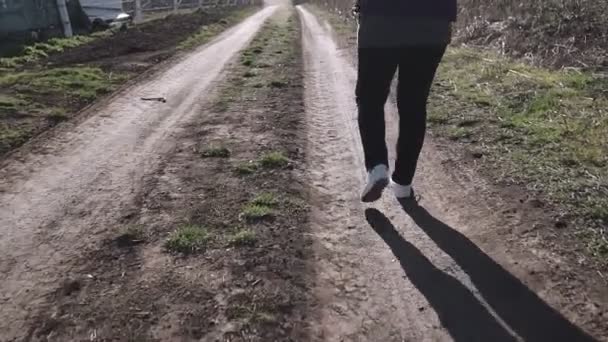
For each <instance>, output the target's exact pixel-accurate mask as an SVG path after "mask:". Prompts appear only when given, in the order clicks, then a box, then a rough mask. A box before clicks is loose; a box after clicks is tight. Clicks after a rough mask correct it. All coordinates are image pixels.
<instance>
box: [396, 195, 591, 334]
mask: <svg viewBox="0 0 608 342" xmlns="http://www.w3.org/2000/svg"><path fill="white" fill-rule="evenodd" d="M402 207H403V209H404V210H405V212H406V213H408V214H409V215H410V216H411V218H412V219H413V220H414V222H416V224H417V225H418V227H420V228H421V229H422V230H423V231H424V232H425V233H426V234H427V235H428V236H429V237H430V238H431V239H432V240H433V241H435V243H436V244H437V245H438V246H439V248H441V249H442V250H443V251H445V252H446V253H447V254H448V255H450V256H451V257H452V259H454V261H456V263H458V265H459V266H460V267H461V268H462V269H463V271H464V272H466V273H467V274H468V275H469V277H470V279H471V281H472V282H473V284H475V287H476V288H477V289H478V290H479V292H480V293H481V295H482V296H483V298H484V299H485V301H486V302H487V303H488V304H489V305H490V306H491V307H492V309H493V310H494V311H495V312H496V313H497V314H498V315H499V316H500V317H501V319H502V320H503V321H504V322H505V323H506V324H507V325H509V327H510V328H511V329H512V330H513V331H515V332H516V333H517V334H518V335H519V336H520V337H522V338H523V340H524V341H539V342H540V341H542V342H545V341H547V342H559V341H564V342H587V341H596V340H595V339H594V338H593V337H591V336H589V335H588V334H586V333H585V332H583V331H582V330H581V329H580V328H579V327H577V326H576V325H574V324H572V323H571V322H570V321H568V320H567V319H566V318H565V317H563V316H562V315H561V314H560V313H559V312H557V311H556V310H554V309H553V308H552V307H551V306H549V305H548V304H547V303H545V302H544V301H543V300H542V299H541V298H539V297H538V296H537V295H536V293H534V292H533V291H532V290H530V289H529V288H528V287H527V286H526V285H524V284H523V283H522V282H521V281H520V280H519V279H517V278H516V277H515V276H513V275H512V274H511V273H509V272H508V271H507V270H505V269H504V268H503V267H502V266H501V265H499V264H498V263H497V262H495V261H494V260H492V258H490V257H489V256H488V255H486V254H485V253H484V252H483V251H482V250H481V249H480V248H479V247H477V245H475V244H474V243H473V242H472V241H470V240H469V239H468V238H467V237H466V236H464V235H463V234H461V233H460V232H458V231H457V230H456V229H454V228H452V227H450V226H448V225H447V224H445V223H443V222H441V221H440V220H438V219H437V218H435V217H433V216H432V215H431V214H430V213H429V212H428V211H427V210H426V209H424V208H423V207H421V206H420V205H418V204H417V203H406V202H403V203H402Z"/></svg>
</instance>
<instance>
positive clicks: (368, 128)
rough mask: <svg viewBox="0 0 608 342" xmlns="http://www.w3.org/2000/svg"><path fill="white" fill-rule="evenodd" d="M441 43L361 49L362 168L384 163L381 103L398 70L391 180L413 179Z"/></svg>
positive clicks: (442, 51)
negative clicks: (397, 130)
mask: <svg viewBox="0 0 608 342" xmlns="http://www.w3.org/2000/svg"><path fill="white" fill-rule="evenodd" d="M445 49H446V47H445V46H416V47H400V48H360V49H359V71H358V80H357V90H356V95H357V105H358V107H359V130H360V131H361V139H362V141H363V150H364V153H365V166H366V167H367V169H368V170H371V169H372V168H373V167H374V166H376V165H378V164H384V165H388V152H387V149H386V143H385V134H386V133H385V122H384V105H385V103H386V100H387V98H388V94H389V92H390V86H391V82H392V80H393V76H394V75H395V71H396V70H397V68H399V85H398V87H397V106H398V108H399V140H398V142H397V160H396V162H395V171H394V173H393V180H394V181H395V182H397V183H398V184H401V185H409V184H411V183H412V180H413V178H414V173H415V172H416V165H417V164H418V156H419V155H420V150H421V149H422V144H423V143H424V135H425V132H426V104H427V100H428V97H429V92H430V89H431V85H432V84H433V79H434V78H435V72H436V71H437V67H438V66H439V63H440V62H441V58H442V57H443V54H444V53H445Z"/></svg>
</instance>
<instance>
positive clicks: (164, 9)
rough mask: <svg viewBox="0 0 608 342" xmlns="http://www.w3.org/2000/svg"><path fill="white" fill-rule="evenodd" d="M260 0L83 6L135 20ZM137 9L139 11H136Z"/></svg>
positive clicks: (99, 1)
mask: <svg viewBox="0 0 608 342" xmlns="http://www.w3.org/2000/svg"><path fill="white" fill-rule="evenodd" d="M261 2H262V1H261V0H122V1H121V0H86V1H81V3H82V6H83V8H85V10H86V9H94V10H122V11H124V12H125V13H128V14H130V15H132V16H133V17H134V18H135V19H136V21H143V20H146V19H149V17H156V15H157V14H158V13H171V12H175V13H180V12H183V11H188V10H196V9H208V8H217V7H234V6H246V5H255V4H261ZM138 9H139V11H138Z"/></svg>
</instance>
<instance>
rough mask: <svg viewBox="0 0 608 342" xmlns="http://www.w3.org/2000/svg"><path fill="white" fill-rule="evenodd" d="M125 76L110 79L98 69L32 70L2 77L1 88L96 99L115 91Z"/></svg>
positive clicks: (25, 92) (24, 92)
mask: <svg viewBox="0 0 608 342" xmlns="http://www.w3.org/2000/svg"><path fill="white" fill-rule="evenodd" d="M122 80H124V77H120V76H116V75H114V76H113V77H110V76H109V75H108V74H106V73H104V72H103V71H102V70H101V69H99V68H95V67H71V68H56V69H48V70H31V71H23V72H17V73H12V74H6V75H0V87H7V88H12V89H13V90H15V91H18V92H20V93H21V94H24V95H28V94H41V95H44V94H48V95H52V94H64V95H65V96H67V97H72V98H77V99H81V100H89V101H90V100H93V99H95V98H96V97H98V96H99V95H102V94H106V93H108V92H110V91H111V90H112V89H113V85H115V84H116V83H118V82H121V81H122Z"/></svg>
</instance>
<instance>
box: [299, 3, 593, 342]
mask: <svg viewBox="0 0 608 342" xmlns="http://www.w3.org/2000/svg"><path fill="white" fill-rule="evenodd" d="M298 10H299V13H300V14H301V19H302V22H303V24H302V25H303V40H304V41H303V44H304V51H305V66H306V71H307V73H306V77H307V79H306V104H307V123H308V134H309V135H308V144H309V145H308V150H307V153H308V156H309V165H308V169H309V171H310V182H311V185H312V187H313V189H314V190H313V194H314V195H313V198H312V199H311V203H312V204H313V206H314V208H313V214H312V215H313V218H312V219H311V220H312V222H313V227H312V231H313V233H314V234H315V235H316V237H317V239H316V240H317V244H316V248H315V252H316V253H315V255H316V259H315V262H316V268H315V270H316V274H317V275H318V279H317V283H316V288H315V294H316V296H317V298H319V302H320V303H322V305H320V306H319V307H318V310H319V315H320V317H319V319H318V322H317V324H318V325H317V327H316V331H318V332H319V335H318V336H317V337H318V338H320V339H322V340H328V341H338V340H339V341H345V340H347V341H450V340H455V341H518V340H520V341H522V340H523V341H592V340H593V339H592V338H591V337H589V336H588V335H586V334H585V333H584V332H582V330H580V329H579V328H577V327H576V326H575V325H574V324H572V323H570V322H569V321H568V319H570V320H572V321H576V322H577V324H584V325H585V326H586V327H587V328H592V329H593V328H598V327H600V328H603V329H605V327H602V325H603V324H602V323H601V318H598V317H597V316H594V314H593V313H591V312H589V311H586V310H581V305H583V306H584V305H585V302H587V301H588V299H587V298H585V296H584V295H581V294H578V295H577V294H575V295H573V297H570V296H564V292H560V291H559V290H558V289H559V285H558V284H556V283H554V282H553V280H552V279H554V278H555V274H552V272H553V271H552V270H550V268H548V267H547V265H546V264H545V262H544V260H543V258H539V257H537V256H535V255H533V254H532V253H530V251H526V250H525V248H526V247H523V246H519V248H516V247H513V246H511V244H509V243H506V242H505V241H504V240H503V238H501V235H502V234H504V232H505V231H508V229H511V228H513V227H515V226H516V225H517V224H521V223H517V222H511V221H509V220H506V219H505V218H504V217H502V216H501V215H500V214H499V213H500V205H501V203H499V202H494V201H495V200H492V201H491V200H489V198H490V196H489V191H488V189H490V187H489V186H488V185H487V184H485V183H484V182H483V181H482V180H480V179H478V177H475V175H474V174H470V173H467V171H466V170H464V169H459V168H457V167H455V165H453V163H450V159H449V158H450V156H449V154H448V153H447V152H446V151H442V148H441V146H438V145H437V144H435V143H434V142H433V141H428V142H427V144H426V148H425V150H424V152H423V155H422V157H421V160H422V162H421V165H420V168H419V172H418V177H417V180H416V185H417V189H418V192H419V193H420V194H422V200H421V205H420V206H409V207H403V208H402V207H401V206H400V204H399V203H398V202H397V201H396V200H395V199H394V198H392V197H391V196H390V195H388V194H385V196H384V198H383V199H382V200H381V201H380V202H379V203H377V204H374V205H373V206H371V207H370V208H366V207H364V206H363V205H361V203H360V202H359V189H361V187H362V180H363V179H364V177H363V176H364V175H363V173H362V170H363V169H364V168H363V162H362V159H361V158H362V157H361V156H362V153H361V151H360V148H359V146H360V143H359V139H360V137H359V134H358V130H357V126H356V108H355V103H354V101H353V95H352V89H354V81H355V70H354V68H353V67H352V66H351V65H349V63H348V61H347V60H348V58H347V56H346V54H347V53H348V51H345V50H338V48H337V47H336V44H335V43H334V41H333V40H332V38H331V37H332V34H331V28H330V27H329V25H328V24H327V23H322V22H320V21H318V19H317V18H315V17H314V16H313V15H312V14H311V13H310V12H308V11H307V10H306V9H304V8H302V7H300V8H299V9H298ZM388 112H389V115H388V116H389V117H390V119H389V120H390V121H389V123H388V127H389V134H388V137H387V140H388V141H389V145H390V144H392V143H390V142H394V141H396V139H395V135H396V128H397V126H398V125H397V121H396V120H397V118H396V116H395V115H396V114H395V113H396V109H395V106H394V105H390V106H389V108H388ZM390 153H391V155H393V154H394V149H391V151H390ZM363 217H365V218H366V219H367V222H365V220H363V219H362V218H363ZM524 224H525V223H524ZM470 239H472V240H470ZM478 246H482V247H483V248H480V247H478ZM521 247H523V248H521ZM507 249H509V250H508V254H507ZM488 252H489V253H490V254H491V255H492V257H490V256H489V255H488V254H487V253H488ZM495 260H497V261H495ZM518 277H519V279H518ZM558 278H559V277H558ZM528 286H532V288H534V290H535V291H537V292H538V293H541V294H542V295H543V298H542V299H541V298H540V297H539V296H538V295H536V294H535V293H534V290H531V289H529V288H528ZM565 297H568V298H565ZM547 302H548V303H551V305H552V306H553V307H556V308H557V309H558V310H560V311H561V312H562V313H563V314H565V315H566V316H567V317H568V319H566V318H565V317H564V316H562V314H560V313H559V312H558V311H556V310H554V309H553V308H552V306H550V305H549V304H547ZM604 332H605V330H604ZM599 336H605V335H603V334H602V335H599Z"/></svg>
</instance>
